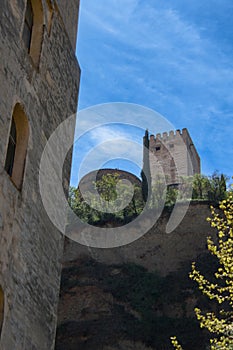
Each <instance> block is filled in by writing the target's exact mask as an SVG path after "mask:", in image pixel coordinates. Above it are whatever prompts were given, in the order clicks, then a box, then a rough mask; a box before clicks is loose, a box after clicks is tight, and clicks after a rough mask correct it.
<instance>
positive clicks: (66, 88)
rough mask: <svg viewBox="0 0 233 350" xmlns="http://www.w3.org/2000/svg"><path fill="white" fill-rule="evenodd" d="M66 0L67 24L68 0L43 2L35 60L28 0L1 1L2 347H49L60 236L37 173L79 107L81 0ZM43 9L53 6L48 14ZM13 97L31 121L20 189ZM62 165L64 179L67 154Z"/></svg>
mask: <svg viewBox="0 0 233 350" xmlns="http://www.w3.org/2000/svg"><path fill="white" fill-rule="evenodd" d="M39 2H40V1H38V3H39ZM34 3H35V2H34ZM49 3H50V5H51V8H50V9H49V8H48V4H49ZM68 3H69V6H68V7H69V13H73V16H71V17H69V21H70V22H69V26H68V25H67V27H66V28H65V27H64V23H67V16H66V13H65V9H66V7H67V6H66V5H67V1H65V0H63V1H62V0H61V1H59V4H58V5H59V8H60V9H61V11H58V7H57V6H56V1H52V2H50V1H45V0H43V1H42V2H41V5H40V6H43V23H42V26H43V37H42V43H41V52H40V55H39V64H38V66H37V67H36V66H35V64H34V62H33V61H32V58H31V57H30V55H29V54H28V52H27V49H26V47H25V46H24V43H23V40H22V32H23V26H24V14H25V8H26V1H25V0H14V1H7V0H3V2H2V3H1V13H0V32H1V36H0V52H1V54H0V85H1V89H0V286H1V287H2V289H3V292H4V320H3V327H2V332H1V338H0V348H1V349H3V350H11V349H17V350H21V349H36V350H45V349H46V350H48V349H53V348H54V337H55V330H56V319H57V316H56V314H57V302H58V295H59V285H60V272H61V266H60V262H61V256H62V251H63V236H62V235H61V234H60V233H59V232H58V231H57V229H56V228H55V227H54V226H53V224H52V223H51V222H50V220H49V218H48V216H47V214H46V212H45V210H44V208H43V205H42V201H41V198H40V192H39V183H38V176H39V164H40V158H41V154H42V151H43V149H44V146H45V144H46V142H47V140H48V138H49V136H50V135H51V133H52V132H53V131H54V130H55V128H56V127H57V126H58V125H59V124H60V123H61V122H62V121H63V120H65V119H66V118H67V117H69V116H70V115H71V114H73V113H75V112H76V109H77V96H78V87H79V76H80V69H79V65H78V62H77V59H76V57H75V52H74V48H75V40H76V38H75V35H74V33H75V32H76V25H77V18H76V15H77V11H78V0H77V1H76V0H74V1H69V2H68ZM51 11H52V12H51ZM48 13H51V16H50V19H51V21H50V22H49V21H48V18H47V15H48ZM63 15H64V20H63V18H62V17H63ZM71 42H72V46H73V48H72V46H71ZM16 103H20V104H21V105H22V107H23V109H24V111H25V114H26V116H27V118H28V122H29V142H28V148H27V156H26V162H25V171H24V178H23V186H22V189H21V191H19V190H18V189H17V188H16V187H15V185H14V184H13V182H12V181H11V178H10V176H9V175H8V174H7V172H6V171H5V169H4V165H5V159H6V152H7V146H8V139H9V132H10V126H11V118H12V111H13V108H14V106H15V104H16ZM64 168H65V171H64V174H65V176H66V179H65V182H66V183H68V182H69V168H70V159H68V160H67V163H66V164H65V167H64Z"/></svg>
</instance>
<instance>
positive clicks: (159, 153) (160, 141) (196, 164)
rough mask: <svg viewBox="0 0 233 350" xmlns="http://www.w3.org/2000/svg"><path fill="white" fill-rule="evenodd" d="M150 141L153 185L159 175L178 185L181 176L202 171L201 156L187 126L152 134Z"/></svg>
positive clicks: (168, 182) (168, 183)
mask: <svg viewBox="0 0 233 350" xmlns="http://www.w3.org/2000/svg"><path fill="white" fill-rule="evenodd" d="M148 141H149V155H148V157H149V165H150V174H151V182H152V186H153V184H154V183H155V182H156V181H157V180H158V177H159V176H160V177H161V176H164V178H165V180H166V184H167V185H177V184H179V183H180V181H181V177H186V176H193V175H194V174H199V173H200V157H199V155H198V153H197V150H196V148H195V146H194V144H193V141H192V139H191V137H190V135H189V132H188V130H187V129H186V128H184V129H182V131H180V130H176V131H175V132H174V131H170V132H169V133H167V132H164V133H163V134H156V136H154V135H150V137H149V136H148ZM144 142H145V141H144ZM144 162H145V160H144Z"/></svg>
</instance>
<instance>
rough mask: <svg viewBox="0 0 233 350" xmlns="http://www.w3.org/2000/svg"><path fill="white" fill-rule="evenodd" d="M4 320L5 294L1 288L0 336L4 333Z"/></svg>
mask: <svg viewBox="0 0 233 350" xmlns="http://www.w3.org/2000/svg"><path fill="white" fill-rule="evenodd" d="M3 320H4V293H3V289H2V287H1V286H0V336H1V333H2V325H3Z"/></svg>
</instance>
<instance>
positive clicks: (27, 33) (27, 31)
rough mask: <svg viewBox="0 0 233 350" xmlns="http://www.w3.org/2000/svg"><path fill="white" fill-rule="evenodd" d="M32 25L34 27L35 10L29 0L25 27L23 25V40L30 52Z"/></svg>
mask: <svg viewBox="0 0 233 350" xmlns="http://www.w3.org/2000/svg"><path fill="white" fill-rule="evenodd" d="M32 27H33V11H32V4H31V1H27V6H26V12H25V18H24V27H23V41H24V44H25V46H26V48H27V49H28V52H30V46H31V38H32Z"/></svg>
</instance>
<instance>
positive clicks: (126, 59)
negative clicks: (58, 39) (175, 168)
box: [71, 0, 233, 184]
mask: <svg viewBox="0 0 233 350" xmlns="http://www.w3.org/2000/svg"><path fill="white" fill-rule="evenodd" d="M232 16H233V2H232V0H208V1H206V2H203V1H200V0H195V1H194V0H189V1H183V0H182V1H181V0H166V1H164V0H146V1H145V0H98V1H96V0H81V6H80V18H79V30H78V41H77V50H76V54H77V57H78V60H79V64H80V67H81V71H82V75H81V85H80V94H79V110H83V109H85V108H88V107H90V106H93V105H98V104H102V103H109V102H126V103H133V104H138V105H142V106H145V107H148V108H150V109H153V110H155V111H157V112H158V113H160V114H161V115H163V116H164V117H165V118H166V119H167V120H168V121H169V122H170V123H171V124H172V125H174V127H175V128H177V129H182V128H184V127H186V128H188V130H189V132H190V134H191V137H192V139H193V141H194V144H195V146H196V148H197V150H198V152H199V155H200V157H201V164H202V173H204V174H207V175H209V174H211V173H213V171H214V170H219V171H220V172H223V173H225V174H227V175H229V176H231V175H233V169H232V153H233V151H232V150H233V138H232V131H233V130H232V123H231V122H232V116H233V42H232V37H233V25H232ZM80 118H81V117H80ZM79 122H80V120H79V118H78V120H77V128H78V127H79ZM146 127H147V125H145V128H146ZM109 128H111V126H108V132H109ZM117 130H118V129H117ZM117 130H116V129H115V130H113V131H112V133H113V134H114V133H116V132H117ZM105 131H106V129H105ZM118 131H119V130H118ZM128 131H129V130H128ZM98 132H100V131H98ZM120 132H122V130H121V131H120ZM125 132H127V130H126V131H125ZM130 132H132V130H131V129H130ZM103 134H104V133H103ZM136 134H137V133H136ZM139 134H140V133H139ZM135 137H136V136H135ZM137 137H139V135H137ZM139 139H140V137H139ZM86 142H87V141H85V143H86ZM89 146H90V147H93V146H95V143H94V139H93V137H90V142H89ZM85 151H86V149H85V147H84V146H83V143H82V142H77V143H76V145H75V153H74V162H73V171H72V179H71V183H72V184H75V183H76V181H77V168H78V165H79V163H80V162H81V160H82V157H83V155H84V153H85ZM117 162H118V163H115V164H116V166H114V165H115V164H114V163H113V162H112V163H111V165H112V166H113V167H118V168H119V167H121V165H122V167H123V168H124V169H126V168H127V166H128V169H129V170H132V171H134V172H137V170H134V169H133V166H131V165H129V163H128V165H127V162H122V163H121V162H120V161H119V160H118V161H117Z"/></svg>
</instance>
